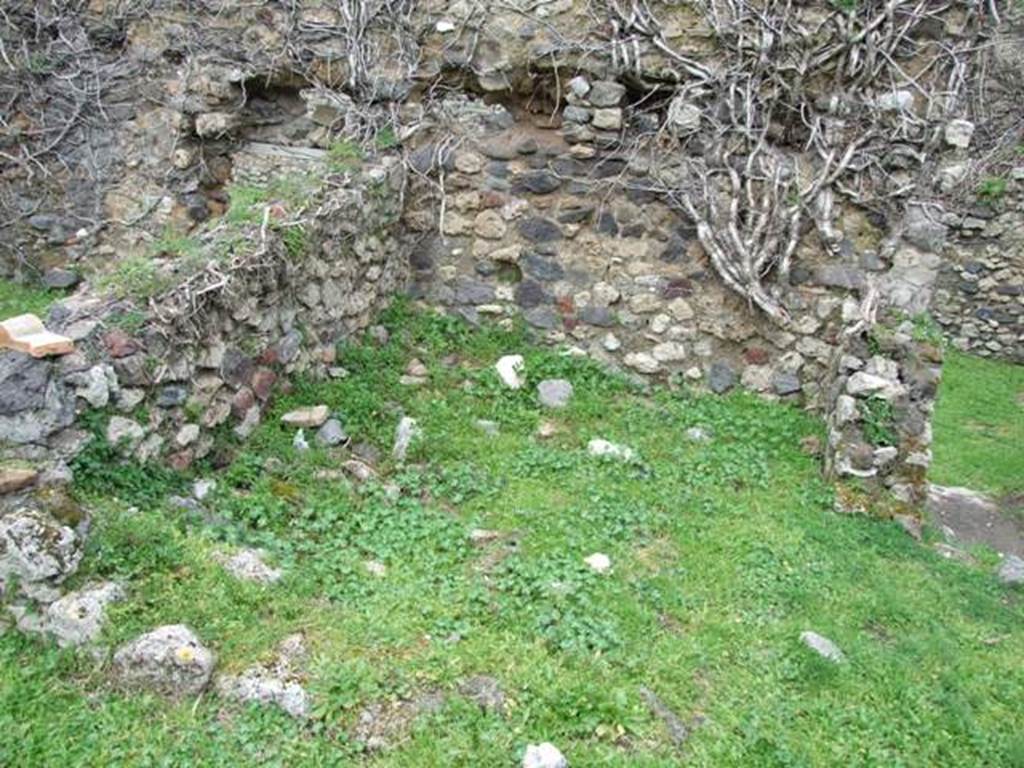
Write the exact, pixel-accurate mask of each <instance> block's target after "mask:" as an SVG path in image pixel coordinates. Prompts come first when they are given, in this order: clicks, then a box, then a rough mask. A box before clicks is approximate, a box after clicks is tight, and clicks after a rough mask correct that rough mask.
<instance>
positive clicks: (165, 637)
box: [114, 624, 215, 697]
mask: <svg viewBox="0 0 1024 768" xmlns="http://www.w3.org/2000/svg"><path fill="white" fill-rule="evenodd" d="M214 663H215V657H214V655H213V653H212V652H211V651H210V650H209V649H208V648H206V646H204V645H203V644H202V643H201V642H200V641H199V638H197V637H196V636H195V635H194V634H193V633H192V630H190V629H189V628H188V627H186V626H184V625H182V624H171V625H167V626H163V627H157V628H156V629H154V630H153V631H151V632H147V633H146V634H144V635H141V636H140V637H138V638H136V639H135V640H132V641H131V642H129V643H126V644H125V645H123V646H121V648H120V649H118V651H117V653H115V654H114V672H115V674H116V676H117V678H118V679H119V680H120V681H121V682H122V683H124V684H125V685H128V686H130V687H135V688H143V689H146V690H151V691H154V692H156V693H160V694H163V695H165V696H171V697H179V696H194V695H196V694H199V693H202V691H203V690H204V689H205V688H206V686H207V684H208V683H209V682H210V676H211V675H212V674H213V667H214Z"/></svg>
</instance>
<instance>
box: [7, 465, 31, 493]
mask: <svg viewBox="0 0 1024 768" xmlns="http://www.w3.org/2000/svg"><path fill="white" fill-rule="evenodd" d="M38 477H39V473H38V472H37V471H36V470H34V469H30V468H28V467H13V466H11V467H4V466H0V496H2V495H3V494H5V493H14V492H16V491H20V490H23V489H25V488H28V487H29V486H30V485H32V484H33V483H35V481H36V479H37V478H38Z"/></svg>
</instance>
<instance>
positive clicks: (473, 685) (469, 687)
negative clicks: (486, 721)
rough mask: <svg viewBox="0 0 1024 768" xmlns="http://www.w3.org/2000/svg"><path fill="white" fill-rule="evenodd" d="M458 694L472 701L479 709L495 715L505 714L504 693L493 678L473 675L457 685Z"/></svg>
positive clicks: (499, 684)
mask: <svg viewBox="0 0 1024 768" xmlns="http://www.w3.org/2000/svg"><path fill="white" fill-rule="evenodd" d="M459 693H461V694H462V695H463V696H465V697H466V698H467V699H470V700H472V701H474V702H475V703H476V704H477V705H479V707H480V709H482V710H483V711H484V712H488V713H491V714H495V715H503V714H505V692H504V691H503V690H502V688H501V683H499V682H498V681H497V680H496V679H495V678H493V677H489V676H488V675H474V676H473V677H470V678H468V679H467V680H463V681H462V682H461V683H460V684H459Z"/></svg>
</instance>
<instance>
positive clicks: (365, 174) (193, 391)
mask: <svg viewBox="0 0 1024 768" xmlns="http://www.w3.org/2000/svg"><path fill="white" fill-rule="evenodd" d="M252 166H253V167H252V168H251V172H252V173H254V174H256V173H258V172H259V171H258V166H259V162H258V160H253V161H252ZM346 179H347V182H348V183H347V184H346V185H345V186H344V187H342V188H340V189H339V188H333V187H332V188H328V189H326V190H321V191H320V192H318V193H317V197H316V199H317V207H316V208H315V210H314V211H313V212H312V213H310V214H309V217H308V218H309V220H308V222H307V223H306V224H305V225H304V227H303V236H304V246H305V247H304V250H303V252H302V253H301V254H296V253H295V251H294V249H292V250H290V249H289V247H288V244H287V232H288V229H287V228H280V229H278V228H274V227H266V229H265V231H262V230H263V228H262V227H261V225H260V224H256V225H252V226H250V227H249V228H248V229H240V230H239V231H237V232H235V233H234V234H235V236H237V237H241V238H244V239H246V241H247V243H248V247H247V248H246V249H245V250H244V251H243V255H242V257H240V258H237V259H234V260H232V261H230V262H228V263H223V262H211V263H210V265H209V266H208V267H207V268H205V269H203V270H201V271H199V272H197V273H195V274H194V275H192V276H191V277H190V278H189V279H188V280H186V281H185V282H183V283H181V284H179V285H177V286H176V287H173V288H171V289H169V290H167V291H166V292H164V293H162V294H160V295H159V296H155V297H151V299H150V300H149V301H148V302H146V301H139V300H132V299H118V298H114V297H111V296H110V295H109V293H110V292H109V291H101V290H93V289H92V288H91V287H90V286H83V288H82V289H81V290H80V291H79V292H78V293H77V294H76V295H75V296H72V297H70V298H69V299H67V300H65V301H62V302H60V303H58V304H57V305H56V306H54V308H53V309H52V310H51V312H50V314H49V318H48V324H49V327H50V328H51V329H53V330H56V331H59V332H61V333H64V334H66V335H68V336H70V337H71V338H72V339H74V341H75V343H76V350H75V352H74V353H72V354H70V355H67V356H65V357H59V358H53V359H40V360H36V359H33V358H30V357H28V356H26V355H23V354H20V353H13V352H4V353H3V354H2V355H0V434H2V435H3V438H4V440H3V443H2V444H0V450H2V454H0V455H2V457H3V458H19V459H26V460H30V461H32V462H34V463H35V464H36V466H37V467H38V468H40V469H43V470H44V471H45V472H47V473H49V477H51V478H52V479H54V480H55V481H56V480H61V479H62V478H64V477H66V467H65V466H64V462H66V461H67V460H68V459H69V458H71V457H72V456H73V455H75V454H76V453H77V452H78V451H79V450H80V449H81V448H82V446H83V445H84V443H85V441H87V440H89V439H90V437H91V435H90V434H89V433H88V432H87V431H85V430H84V429H83V428H82V425H81V423H77V422H76V418H77V417H78V416H80V415H81V414H82V413H83V412H85V411H88V410H93V409H105V408H109V409H111V410H112V411H113V412H114V414H115V415H114V417H113V418H112V419H111V420H110V424H109V427H108V432H107V437H108V438H109V439H110V441H111V442H112V443H118V442H123V445H124V446H125V449H126V451H127V452H129V453H133V454H134V455H135V456H136V457H138V458H139V459H142V460H158V461H165V462H167V463H169V464H170V465H172V466H174V467H176V468H178V469H184V468H186V467H188V466H189V465H190V464H191V463H192V462H193V461H194V460H196V459H198V458H202V457H204V456H206V455H207V454H208V453H209V452H210V450H211V448H212V447H213V444H214V440H213V436H212V430H214V429H216V428H218V427H222V426H226V427H230V428H232V429H234V430H235V432H236V434H238V435H239V436H243V437H244V436H245V435H247V434H248V432H249V431H251V430H252V429H253V428H254V427H255V426H256V424H258V423H259V419H260V414H261V411H262V407H263V405H264V404H265V403H266V402H267V401H268V400H269V399H270V398H271V397H272V395H273V393H274V391H275V390H276V389H277V388H279V387H280V386H281V385H283V384H284V383H285V381H286V377H287V376H288V375H289V374H292V373H297V372H300V371H303V372H307V373H309V374H311V375H331V374H332V372H334V373H335V374H337V375H340V372H338V371H335V369H333V363H334V357H335V354H336V345H337V343H338V342H339V341H341V340H343V339H345V338H348V337H349V336H351V335H352V334H353V333H355V332H357V331H359V330H360V329H362V328H365V327H366V326H367V325H368V324H369V323H370V320H371V318H372V317H373V315H374V314H375V313H376V312H378V311H379V310H380V309H381V308H382V307H383V306H385V305H386V303H387V302H388V301H389V300H390V299H391V297H392V296H394V295H395V294H396V293H398V292H400V291H401V289H402V287H403V286H404V284H405V279H406V267H405V261H404V258H403V256H402V254H401V253H400V251H399V248H398V243H397V241H396V239H395V238H394V236H393V231H394V225H395V224H396V222H397V220H398V216H399V213H400V201H401V194H400V192H401V188H402V185H403V184H404V172H403V167H402V166H401V164H400V163H398V162H397V161H396V160H395V159H394V158H392V159H390V160H387V159H385V160H383V161H382V162H381V164H379V165H373V166H368V167H366V168H364V169H362V170H361V171H360V172H358V173H355V174H352V175H350V176H347V177H346ZM267 208H268V209H270V208H272V205H271V204H268V206H267ZM268 213H269V211H268ZM261 223H262V222H261ZM212 242H213V244H214V245H216V244H217V243H218V241H217V240H216V239H214V240H213V241H212ZM261 243H262V244H261ZM173 266H174V263H173V260H171V263H170V264H169V265H168V267H169V268H173ZM44 479H45V478H44Z"/></svg>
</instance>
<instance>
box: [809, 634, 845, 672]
mask: <svg viewBox="0 0 1024 768" xmlns="http://www.w3.org/2000/svg"><path fill="white" fill-rule="evenodd" d="M800 642H802V643H803V644H804V645H806V646H807V647H808V648H810V649H811V650H812V651H814V652H815V653H816V654H818V655H819V656H821V657H822V658H823V659H827V660H828V661H831V662H833V663H835V664H838V663H839V662H841V661H842V660H843V659H844V658H845V657H844V656H843V652H842V651H841V650H839V646H838V645H836V644H835V643H833V642H832V641H831V640H829V639H828V638H827V637H824V636H823V635H819V634H818V633H817V632H810V631H808V632H801V633H800Z"/></svg>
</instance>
